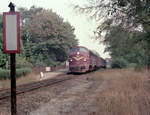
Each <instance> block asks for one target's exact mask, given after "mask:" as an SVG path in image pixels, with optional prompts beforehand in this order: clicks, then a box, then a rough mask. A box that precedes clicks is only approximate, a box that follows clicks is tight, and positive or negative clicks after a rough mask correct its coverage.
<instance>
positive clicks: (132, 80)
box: [0, 69, 150, 115]
mask: <svg viewBox="0 0 150 115" xmlns="http://www.w3.org/2000/svg"><path fill="white" fill-rule="evenodd" d="M66 76H68V77H69V76H74V77H76V78H75V79H73V80H69V81H66V82H64V83H60V84H57V85H54V86H51V87H45V88H42V89H39V90H36V91H33V92H29V93H25V94H21V95H19V96H17V105H18V106H17V110H18V115H149V114H150V110H149V108H150V92H149V87H150V85H149V78H148V77H147V73H146V72H135V71H134V70H120V69H119V70H111V69H109V70H99V71H95V72H91V73H87V74H81V75H70V74H69V75H66ZM59 77H60V76H59ZM9 102H10V100H3V101H0V115H10V103H9Z"/></svg>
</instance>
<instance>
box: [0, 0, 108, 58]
mask: <svg viewBox="0 0 150 115" xmlns="http://www.w3.org/2000/svg"><path fill="white" fill-rule="evenodd" d="M11 2H12V3H14V4H15V5H16V9H17V8H18V7H26V8H28V9H29V8H30V7H31V6H33V5H35V6H37V7H42V8H44V9H52V10H53V11H54V12H56V13H57V14H58V15H60V16H62V17H63V18H64V19H65V20H66V21H68V22H70V24H71V25H72V26H74V27H75V35H76V38H77V39H78V40H79V45H81V46H85V47H87V48H89V49H91V50H95V51H97V52H98V53H99V54H100V55H101V56H102V57H103V58H106V57H109V56H108V54H107V53H105V54H104V53H103V51H104V46H103V45H102V44H99V43H98V41H96V40H92V39H91V37H92V36H93V31H94V29H95V28H96V23H95V22H94V20H90V19H89V18H88V17H87V16H85V15H83V14H77V13H75V11H74V10H73V8H72V7H71V4H84V3H86V0H11ZM9 3H10V1H9V0H2V1H1V2H0V12H1V13H2V12H7V11H9V8H8V4H9Z"/></svg>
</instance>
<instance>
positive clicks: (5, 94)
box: [0, 75, 75, 100]
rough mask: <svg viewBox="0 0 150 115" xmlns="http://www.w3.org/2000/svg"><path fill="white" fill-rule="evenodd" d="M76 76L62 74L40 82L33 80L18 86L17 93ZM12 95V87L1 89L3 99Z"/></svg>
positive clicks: (0, 96) (0, 98)
mask: <svg viewBox="0 0 150 115" xmlns="http://www.w3.org/2000/svg"><path fill="white" fill-rule="evenodd" d="M73 78H75V77H73V75H64V76H63V75H61V76H58V77H56V78H53V79H52V78H51V79H46V80H42V81H38V82H32V83H28V84H24V85H19V86H17V88H16V94H17V95H18V94H21V93H26V92H29V91H33V90H36V89H39V88H42V87H47V86H51V85H54V84H58V83H60V82H64V81H67V80H71V79H73ZM10 96H11V90H10V89H4V90H0V100H2V99H6V98H8V97H10Z"/></svg>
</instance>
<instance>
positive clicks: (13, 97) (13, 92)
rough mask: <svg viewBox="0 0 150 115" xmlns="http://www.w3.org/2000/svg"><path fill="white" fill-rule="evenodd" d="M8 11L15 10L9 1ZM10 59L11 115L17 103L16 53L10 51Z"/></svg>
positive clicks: (14, 111)
mask: <svg viewBox="0 0 150 115" xmlns="http://www.w3.org/2000/svg"><path fill="white" fill-rule="evenodd" d="M8 7H10V12H15V6H14V4H13V3H11V2H10V4H9V6H8ZM10 61H11V73H10V75H11V115H17V104H16V101H17V99H16V54H15V53H10Z"/></svg>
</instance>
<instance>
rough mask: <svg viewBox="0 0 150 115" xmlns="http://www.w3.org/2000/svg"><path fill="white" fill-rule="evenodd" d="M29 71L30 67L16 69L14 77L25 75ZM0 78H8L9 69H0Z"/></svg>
mask: <svg viewBox="0 0 150 115" xmlns="http://www.w3.org/2000/svg"><path fill="white" fill-rule="evenodd" d="M31 71H32V70H31V68H20V69H16V77H21V76H25V75H27V74H29V73H31ZM1 79H10V70H6V69H0V80H1Z"/></svg>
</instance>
